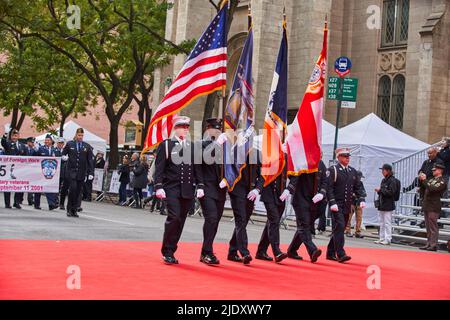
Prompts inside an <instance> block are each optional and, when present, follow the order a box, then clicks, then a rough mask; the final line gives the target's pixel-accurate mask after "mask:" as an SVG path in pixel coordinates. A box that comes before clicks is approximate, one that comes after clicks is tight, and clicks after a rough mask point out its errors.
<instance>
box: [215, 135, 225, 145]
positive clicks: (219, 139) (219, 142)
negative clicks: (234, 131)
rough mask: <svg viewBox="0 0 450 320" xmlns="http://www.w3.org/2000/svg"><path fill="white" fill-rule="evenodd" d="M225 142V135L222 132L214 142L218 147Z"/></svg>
mask: <svg viewBox="0 0 450 320" xmlns="http://www.w3.org/2000/svg"><path fill="white" fill-rule="evenodd" d="M227 140H228V137H227V134H226V133H225V132H223V133H221V134H220V136H218V137H217V139H216V142H217V144H218V145H223V144H224V143H225V142H226V141H227Z"/></svg>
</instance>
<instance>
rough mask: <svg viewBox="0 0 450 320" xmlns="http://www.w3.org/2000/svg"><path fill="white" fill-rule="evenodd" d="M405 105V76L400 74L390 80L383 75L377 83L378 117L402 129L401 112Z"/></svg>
mask: <svg viewBox="0 0 450 320" xmlns="http://www.w3.org/2000/svg"><path fill="white" fill-rule="evenodd" d="M404 106H405V77H404V76H403V75H401V74H399V75H396V76H395V77H394V81H391V79H390V78H389V76H387V75H384V76H382V77H381V78H380V81H379V83H378V110H377V113H378V115H379V116H380V118H381V119H382V120H383V121H384V122H386V123H389V124H390V125H391V126H393V127H395V128H397V129H399V130H402V129H403V112H404Z"/></svg>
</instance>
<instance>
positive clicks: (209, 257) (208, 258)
mask: <svg viewBox="0 0 450 320" xmlns="http://www.w3.org/2000/svg"><path fill="white" fill-rule="evenodd" d="M200 262H203V263H204V264H208V265H211V264H220V261H219V259H217V257H216V256H215V255H213V254H205V255H203V254H202V255H201V257H200Z"/></svg>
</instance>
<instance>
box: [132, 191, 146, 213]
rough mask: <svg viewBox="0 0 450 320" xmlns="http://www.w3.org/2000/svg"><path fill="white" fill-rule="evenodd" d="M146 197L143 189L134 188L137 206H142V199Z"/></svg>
mask: <svg viewBox="0 0 450 320" xmlns="http://www.w3.org/2000/svg"><path fill="white" fill-rule="evenodd" d="M143 197H144V195H143V194H142V189H141V188H133V198H134V203H135V207H139V208H140V207H141V200H142V198H143Z"/></svg>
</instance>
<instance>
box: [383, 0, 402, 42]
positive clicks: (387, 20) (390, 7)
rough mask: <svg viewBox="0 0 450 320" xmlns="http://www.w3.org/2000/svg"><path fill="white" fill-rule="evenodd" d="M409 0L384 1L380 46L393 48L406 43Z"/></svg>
mask: <svg viewBox="0 0 450 320" xmlns="http://www.w3.org/2000/svg"><path fill="white" fill-rule="evenodd" d="M408 25H409V0H384V1H383V20H382V32H381V46H382V47H393V46H399V45H405V44H407V42H408Z"/></svg>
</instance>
